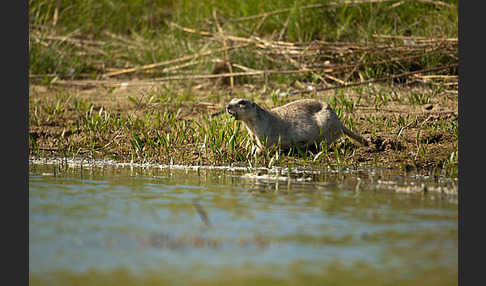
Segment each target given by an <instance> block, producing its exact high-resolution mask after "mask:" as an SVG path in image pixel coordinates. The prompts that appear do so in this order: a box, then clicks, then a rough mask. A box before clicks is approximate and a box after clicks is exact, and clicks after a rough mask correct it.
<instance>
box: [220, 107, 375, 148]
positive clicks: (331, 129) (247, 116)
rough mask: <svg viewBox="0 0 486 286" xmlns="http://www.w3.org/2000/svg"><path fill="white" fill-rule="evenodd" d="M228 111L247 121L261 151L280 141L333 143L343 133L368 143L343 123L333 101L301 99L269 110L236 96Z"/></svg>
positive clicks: (285, 145)
mask: <svg viewBox="0 0 486 286" xmlns="http://www.w3.org/2000/svg"><path fill="white" fill-rule="evenodd" d="M226 111H227V112H228V113H229V114H231V115H233V116H234V118H235V119H236V120H241V121H243V122H244V123H245V125H246V127H247V129H248V132H249V133H250V135H251V136H252V137H254V139H255V141H256V142H257V145H258V149H259V150H258V151H259V152H261V149H262V148H263V147H270V146H272V145H278V144H279V143H280V147H281V148H282V149H288V148H289V147H291V146H294V147H299V148H305V147H311V146H313V145H314V143H315V142H317V143H320V142H321V141H326V142H327V143H328V144H331V143H332V142H334V141H336V140H337V139H338V138H340V137H341V136H342V135H343V134H346V135H348V136H349V137H351V138H352V139H354V140H356V141H358V142H359V143H361V144H363V145H366V146H367V145H368V142H367V141H366V139H364V138H363V137H361V136H360V135H358V134H356V133H354V132H352V131H351V130H349V129H348V128H346V127H345V126H344V125H343V124H341V122H340V121H339V118H338V116H337V115H336V113H335V112H334V110H332V108H331V107H330V106H329V104H327V103H323V102H319V101H317V100H313V99H301V100H297V101H294V102H291V103H288V104H285V105H283V106H280V107H276V108H273V109H271V110H268V109H265V108H262V107H260V106H259V105H258V104H256V103H254V102H252V101H250V100H247V99H240V98H234V99H232V100H231V101H230V103H229V104H228V105H227V106H226ZM264 138H265V140H266V141H265V140H264ZM262 142H265V143H266V144H265V146H264V145H263V143H262Z"/></svg>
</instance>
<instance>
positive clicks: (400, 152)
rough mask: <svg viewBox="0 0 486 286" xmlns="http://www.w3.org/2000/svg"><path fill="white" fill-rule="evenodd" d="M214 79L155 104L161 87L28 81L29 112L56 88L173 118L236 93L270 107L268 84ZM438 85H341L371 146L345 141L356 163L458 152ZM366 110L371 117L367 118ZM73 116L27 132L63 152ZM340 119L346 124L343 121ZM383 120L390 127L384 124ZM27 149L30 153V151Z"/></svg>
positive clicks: (452, 107) (407, 163) (217, 106)
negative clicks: (59, 142) (60, 144)
mask: <svg viewBox="0 0 486 286" xmlns="http://www.w3.org/2000/svg"><path fill="white" fill-rule="evenodd" d="M213 83H214V82H213ZM213 83H211V84H200V85H193V86H191V87H189V88H187V87H182V88H184V90H185V91H186V92H187V90H189V91H190V94H191V96H192V97H191V98H190V99H189V100H173V101H170V102H158V103H157V104H150V103H147V102H146V101H143V99H144V98H146V96H147V93H149V92H157V90H158V89H160V88H161V87H154V86H152V87H146V86H145V87H137V86H130V85H129V86H128V87H120V88H115V89H111V88H106V87H101V86H88V87H83V86H69V85H62V86H61V85H51V86H50V87H46V86H44V85H38V84H35V83H31V86H30V99H31V101H30V112H33V111H32V110H33V107H34V105H35V104H37V103H38V102H40V101H43V100H48V101H54V102H55V101H56V100H57V98H58V97H57V96H58V95H59V94H60V93H69V94H71V95H73V96H76V97H79V98H82V99H83V100H84V101H85V102H88V103H92V104H93V105H94V109H95V110H99V109H101V108H103V109H104V110H106V111H108V112H110V113H116V114H132V115H134V116H142V115H143V114H144V112H146V111H147V110H148V109H153V108H157V109H161V108H166V109H167V110H170V111H177V118H178V119H181V120H182V119H189V120H201V118H202V116H207V115H210V114H212V113H215V112H217V111H221V110H222V109H223V106H224V104H225V103H227V102H229V100H230V99H231V98H232V97H236V96H237V97H250V95H252V97H253V100H255V101H256V102H258V103H260V104H262V105H264V106H267V107H274V105H273V102H272V96H271V94H270V93H269V91H268V90H269V88H268V86H267V88H266V90H264V88H263V87H260V88H256V87H255V86H253V85H249V84H247V85H243V84H240V85H237V86H236V87H235V89H234V90H233V91H232V95H230V92H229V88H228V87H226V86H222V85H221V84H213ZM262 86H263V85H262ZM277 88H278V89H280V90H281V91H282V90H287V87H285V86H273V87H272V89H270V90H276V89H277ZM437 90H438V89H434V87H433V86H430V85H424V84H414V85H408V86H406V87H403V86H393V85H377V84H375V85H373V86H365V87H362V91H361V93H360V94H358V92H357V91H356V89H351V88H348V89H344V90H343V93H344V95H345V98H346V100H349V101H352V102H359V104H357V105H356V106H355V107H354V109H353V111H352V112H349V111H348V110H346V108H344V107H343V110H342V115H341V116H343V115H344V116H347V117H348V118H351V119H352V120H353V122H354V126H353V127H352V129H354V130H355V131H356V132H358V133H360V134H361V135H362V136H363V137H365V138H367V139H368V140H369V141H370V143H371V144H370V146H369V147H360V146H353V147H348V148H351V149H352V150H353V151H354V155H353V160H354V161H355V162H356V163H371V162H375V163H376V164H379V165H382V166H390V167H399V168H404V169H419V170H420V169H422V170H432V169H440V168H442V167H443V165H444V162H445V161H446V160H448V159H449V157H450V154H451V152H457V148H458V141H457V131H455V132H453V131H450V130H447V129H446V128H439V127H438V126H443V125H444V124H451V122H452V123H454V122H455V126H456V127H455V128H456V130H457V117H458V109H457V107H458V105H457V104H458V100H457V85H455V86H454V89H453V90H447V89H439V91H437ZM413 93H416V94H427V95H430V100H429V101H428V102H427V103H426V104H410V100H409V98H410V96H411V94H413ZM216 94H219V96H216ZM339 94H340V90H328V91H325V92H319V93H318V94H314V95H309V94H307V95H294V96H290V97H289V98H288V101H291V100H294V99H298V98H302V97H311V96H312V97H314V98H318V99H320V100H322V101H327V102H329V101H330V100H332V98H333V97H338V95H339ZM387 94H389V98H388V101H387V102H383V103H382V104H381V105H379V104H377V103H376V97H377V96H378V95H381V96H383V95H387ZM392 94H393V95H392ZM129 97H132V98H135V99H137V100H141V104H139V105H137V104H134V103H133V102H132V100H130V99H129ZM339 106H341V105H339ZM370 116H371V117H372V118H374V119H373V120H375V121H373V120H371V121H370ZM399 116H401V117H402V118H408V119H407V121H405V123H403V122H402V123H400V122H399V120H398V117H399ZM407 116H408V117H407ZM76 119H77V115H76V114H75V113H74V112H72V113H70V112H69V111H67V112H65V113H64V114H63V116H62V117H60V118H57V119H56V120H54V121H49V122H44V123H43V124H42V125H35V124H32V123H31V124H30V126H29V133H30V136H31V138H34V139H35V140H37V144H38V145H39V146H40V148H41V149H44V150H50V151H51V153H50V154H51V155H52V156H60V155H61V154H58V153H56V147H55V146H56V144H55V141H56V138H59V137H60V136H69V135H71V136H83V134H66V131H65V128H64V127H65V126H66V125H67V124H68V122H71V123H73V122H74V121H75V120H76ZM377 122H378V123H377ZM344 123H345V124H346V121H345V122H344ZM384 126H388V127H387V128H384ZM63 132H64V134H63ZM398 134H400V135H398ZM417 136H418V137H417ZM419 149H421V151H419ZM31 155H33V154H32V152H31ZM456 164H457V161H456Z"/></svg>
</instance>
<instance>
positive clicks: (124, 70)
mask: <svg viewBox="0 0 486 286" xmlns="http://www.w3.org/2000/svg"><path fill="white" fill-rule="evenodd" d="M246 46H248V44H242V45H238V46H232V47H228V48H221V49H216V50H209V51H205V52H201V53H197V54H194V55H190V56H184V57H181V58H177V59H173V60H167V61H163V62H159V63H155V64H149V65H145V66H141V67H136V68H129V69H123V70H119V71H114V72H110V73H106V74H104V75H103V77H110V76H115V75H120V74H126V73H133V72H136V71H141V70H147V69H153V68H156V67H161V66H165V65H169V64H174V63H178V62H183V61H188V60H192V59H197V58H199V57H202V56H207V55H210V54H213V53H219V52H224V51H226V50H228V49H237V48H242V47H246Z"/></svg>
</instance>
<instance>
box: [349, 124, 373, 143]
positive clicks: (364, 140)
mask: <svg viewBox="0 0 486 286" xmlns="http://www.w3.org/2000/svg"><path fill="white" fill-rule="evenodd" d="M343 132H344V134H346V135H348V136H349V137H351V138H352V139H354V140H356V141H358V142H359V143H361V144H362V145H364V146H368V145H369V143H368V141H367V140H366V139H364V138H363V137H361V136H360V135H358V134H356V133H354V132H353V131H351V130H349V129H348V128H346V126H344V125H343Z"/></svg>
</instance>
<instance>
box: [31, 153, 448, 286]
mask: <svg viewBox="0 0 486 286" xmlns="http://www.w3.org/2000/svg"><path fill="white" fill-rule="evenodd" d="M245 174H246V172H244V171H224V170H198V171H193V170H174V169H167V168H141V167H140V168H115V167H95V168H87V167H84V169H81V168H79V167H59V166H56V165H43V164H34V163H32V162H31V164H30V176H29V273H30V276H31V284H32V285H34V284H35V285H41V284H51V285H52V284H58V285H67V284H76V283H82V284H88V285H102V284H103V285H111V284H116V285H128V284H130V285H133V284H137V285H138V284H140V285H144V284H147V283H149V282H150V283H153V282H156V283H157V284H163V283H166V284H188V283H191V284H200V285H211V284H214V283H216V282H218V283H220V284H234V283H235V281H236V282H238V281H239V282H241V283H242V284H245V283H246V284H259V283H260V284H267V283H275V282H279V283H280V284H302V283H321V282H327V283H333V284H334V285H349V283H358V282H359V283H360V284H361V285H376V284H380V283H384V284H389V283H393V284H396V285H425V284H427V285H457V267H458V255H457V254H458V224H457V218H458V205H457V195H454V194H445V193H441V192H430V191H429V192H411V193H400V192H396V191H395V189H396V188H399V187H400V188H404V187H406V186H417V185H421V186H423V185H425V186H430V188H433V187H436V186H438V185H441V184H442V185H444V184H445V183H444V182H442V181H441V180H432V179H429V178H420V177H413V176H404V175H403V174H396V173H395V174H394V173H387V172H386V171H376V170H375V171H373V172H371V171H362V172H343V171H336V172H322V173H320V174H299V175H294V176H290V177H288V176H280V177H278V178H277V177H274V176H273V175H271V174H263V176H262V174H259V175H261V176H260V177H259V178H257V179H255V178H254V177H250V176H248V175H245ZM265 176H266V177H265ZM446 181H447V180H446Z"/></svg>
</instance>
